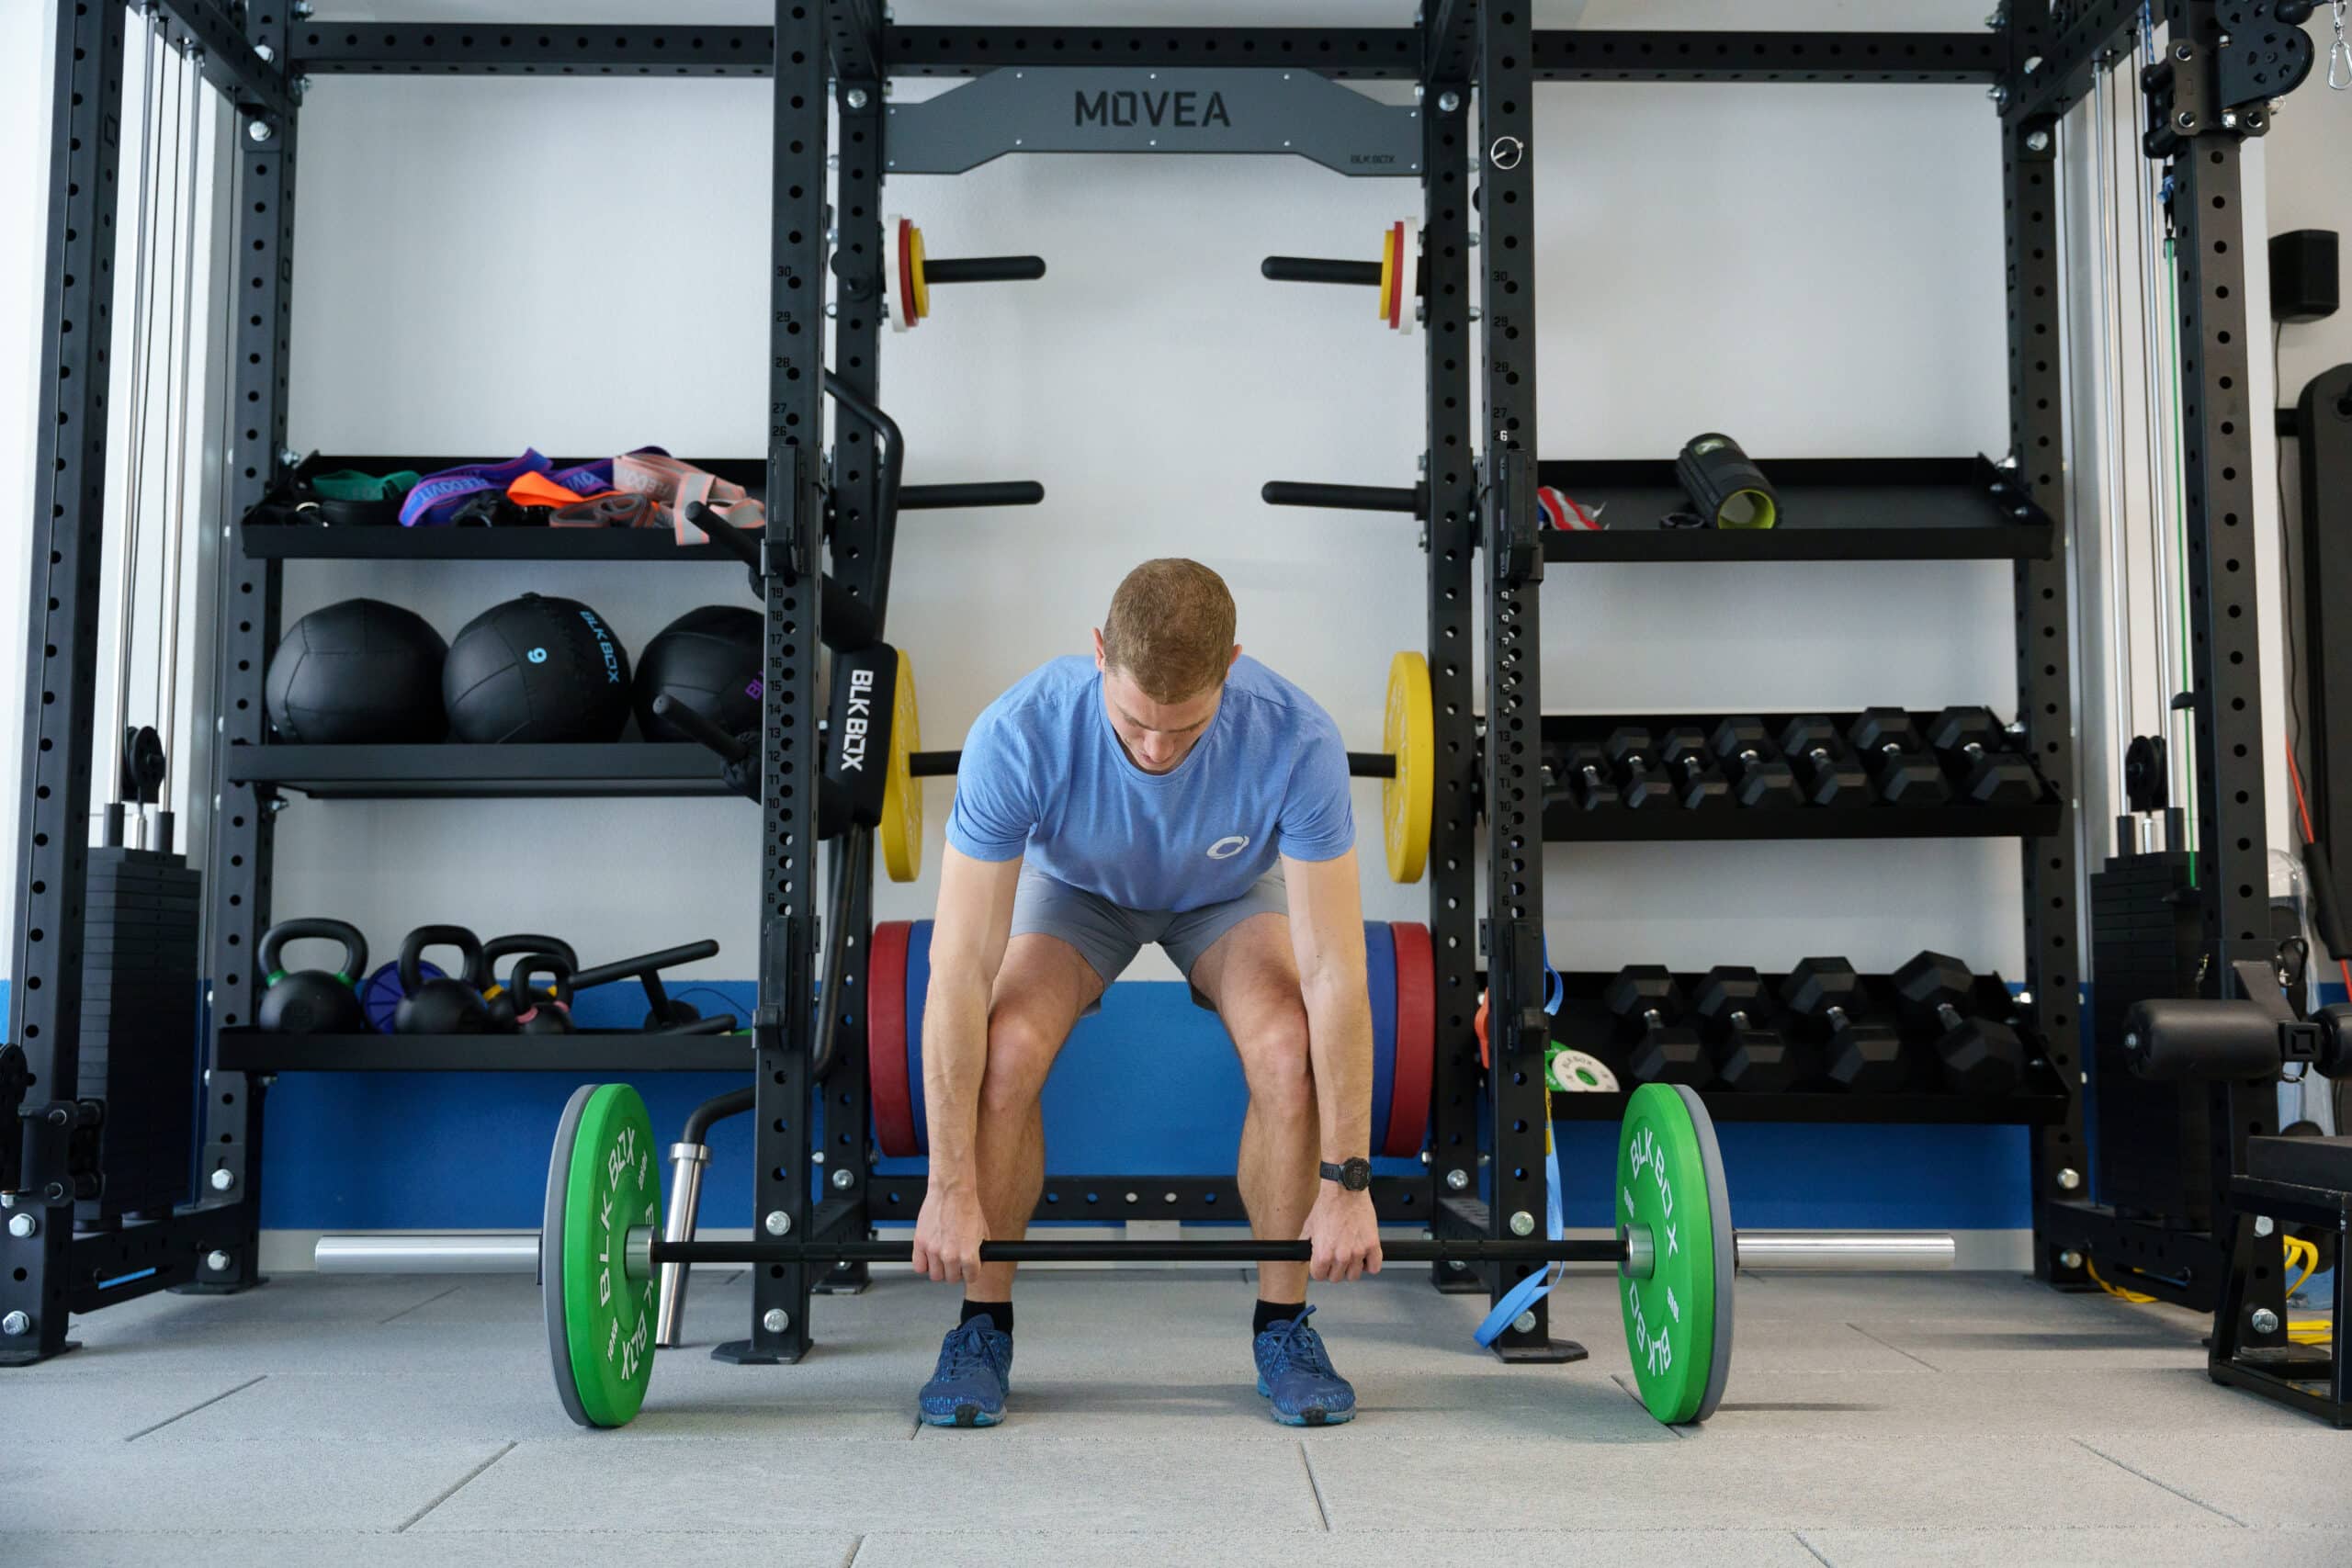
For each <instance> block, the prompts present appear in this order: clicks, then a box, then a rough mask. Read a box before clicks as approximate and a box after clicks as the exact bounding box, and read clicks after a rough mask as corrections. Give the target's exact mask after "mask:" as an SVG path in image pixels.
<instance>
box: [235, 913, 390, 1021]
mask: <svg viewBox="0 0 2352 1568" xmlns="http://www.w3.org/2000/svg"><path fill="white" fill-rule="evenodd" d="M305 937H316V938H318V939H320V940H321V941H324V942H341V943H342V944H343V966H342V967H341V968H339V969H298V970H296V971H295V972H294V973H293V974H290V975H289V974H288V973H287V972H286V971H285V970H284V969H282V968H280V967H279V966H278V954H279V953H281V952H283V951H284V950H285V947H286V944H287V943H288V942H297V941H300V940H301V939H302V938H305ZM261 967H262V973H263V974H265V975H266V976H268V978H267V979H266V980H265V981H264V982H263V986H264V987H265V989H264V990H263V991H262V995H261V1009H260V1011H259V1013H258V1014H257V1015H256V1017H255V1019H254V1024H255V1026H256V1027H257V1028H260V1029H263V1030H266V1031H267V1032H269V1033H272V1034H365V1033H367V1032H368V1015H367V1014H366V1013H365V1012H364V1011H362V1010H361V1009H360V1006H359V993H358V992H356V991H355V990H353V989H352V988H351V983H352V981H353V980H355V979H356V978H357V977H358V976H361V975H364V974H366V973H367V971H368V939H367V938H366V937H364V936H361V935H360V934H359V929H358V928H357V927H356V926H352V925H347V924H345V922H343V921H341V920H280V921H278V922H277V924H276V925H274V926H272V927H270V928H269V930H267V931H264V932H262V937H261Z"/></svg>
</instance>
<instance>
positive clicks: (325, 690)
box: [263, 599, 449, 746]
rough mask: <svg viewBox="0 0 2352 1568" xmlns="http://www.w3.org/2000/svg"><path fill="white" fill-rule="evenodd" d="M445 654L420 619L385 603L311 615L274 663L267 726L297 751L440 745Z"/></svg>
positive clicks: (360, 602)
mask: <svg viewBox="0 0 2352 1568" xmlns="http://www.w3.org/2000/svg"><path fill="white" fill-rule="evenodd" d="M448 651H449V647H448V644H447V643H445V642H443V641H442V640H441V634H440V633H439V632H436V631H435V630H434V629H433V627H432V626H430V625H428V624H427V623H426V622H425V620H424V616H422V615H418V614H416V612H414V611H413V610H403V609H401V607H400V606H399V605H398V604H385V603H384V602H383V601H382V600H380V599H345V600H344V601H343V602H342V603H341V604H329V605H328V606H326V608H324V609H322V610H313V611H311V613H310V614H309V615H305V616H303V617H302V618H301V619H300V620H299V621H297V622H295V623H294V625H293V626H291V627H290V628H289V629H288V631H287V633H286V636H285V637H284V638H283V639H282V640H280V641H279V643H278V645H277V652H276V653H274V654H272V655H271V656H270V660H269V674H268V676H267V678H266V680H265V682H263V693H264V696H265V700H266V702H267V704H268V706H269V722H270V727H271V728H274V729H276V730H277V733H278V735H279V736H280V737H282V738H283V739H286V740H288V741H290V742H292V743H294V744H296V745H301V746H351V745H359V744H363V743H369V742H373V743H376V744H398V743H405V742H414V741H434V740H438V739H441V737H442V736H443V735H444V734H445V733H447V729H448V723H447V720H445V719H444V718H443V717H442V715H441V663H442V660H443V659H444V658H445V657H446V656H447V653H448Z"/></svg>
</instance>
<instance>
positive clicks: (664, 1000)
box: [571, 938, 732, 1032]
mask: <svg viewBox="0 0 2352 1568" xmlns="http://www.w3.org/2000/svg"><path fill="white" fill-rule="evenodd" d="M716 957H718V943H717V942H712V941H710V940H709V939H707V938H706V939H704V940H703V941H701V942H687V943H685V944H684V946H681V947H665V948H663V949H662V950H661V951H660V952H659V953H640V954H639V955H638V956H637V957H635V958H621V959H616V960H615V961H614V962H612V963H610V964H598V965H596V966H595V967H594V968H593V969H582V970H581V971H579V972H578V973H577V974H575V975H573V976H571V990H572V994H573V995H574V996H577V995H579V994H580V993H581V992H582V991H585V990H587V989H589V988H590V987H594V986H609V985H611V984H612V983H613V982H614V981H616V980H635V981H637V982H638V983H639V985H641V986H643V987H645V1005H646V1008H647V1013H646V1024H645V1027H646V1028H648V1029H650V1030H657V1031H662V1032H676V1031H677V1030H678V1028H679V1026H680V1025H682V1024H690V1023H695V1022H697V1021H700V1020H701V1015H700V1014H699V1013H697V1012H695V1010H693V1009H692V1008H690V1007H685V1006H684V1004H683V1003H673V1002H672V1001H671V1000H670V993H669V991H668V990H666V989H665V988H664V987H662V970H664V969H669V968H673V967H674V966H676V965H678V964H692V963H694V962H695V961H696V960H698V959H704V958H716ZM729 1027H730V1028H731V1027H732V1025H731V1024H730V1025H729Z"/></svg>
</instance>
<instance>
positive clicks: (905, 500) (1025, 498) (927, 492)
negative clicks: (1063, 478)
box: [899, 479, 1046, 512]
mask: <svg viewBox="0 0 2352 1568" xmlns="http://www.w3.org/2000/svg"><path fill="white" fill-rule="evenodd" d="M1045 499H1046V487H1045V486H1044V485H1041V484H1039V483H1038V482H1037V481H1036V480H1035V479H1000V480H997V481H994V482H985V481H984V482H981V483H976V484H946V485H908V486H906V487H905V488H903V489H901V490H900V491H899V511H901V512H950V511H954V510H956V509H957V508H960V507H967V506H1035V505H1036V504H1037V503H1038V502H1042V501H1044V500H1045Z"/></svg>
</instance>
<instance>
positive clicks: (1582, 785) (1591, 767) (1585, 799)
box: [1568, 740, 1618, 811]
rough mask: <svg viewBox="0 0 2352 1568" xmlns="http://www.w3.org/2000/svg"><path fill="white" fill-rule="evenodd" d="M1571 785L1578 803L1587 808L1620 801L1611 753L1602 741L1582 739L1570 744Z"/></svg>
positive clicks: (1597, 808) (1594, 808)
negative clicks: (1604, 749) (1612, 777)
mask: <svg viewBox="0 0 2352 1568" xmlns="http://www.w3.org/2000/svg"><path fill="white" fill-rule="evenodd" d="M1568 787H1569V790H1570V792H1571V793H1572V794H1573V795H1575V797H1576V802H1577V805H1578V806H1579V807H1583V808H1584V809H1585V810H1587V811H1599V810H1601V809H1602V808H1603V807H1611V806H1614V805H1616V804H1617V801H1618V797H1617V784H1616V781H1615V780H1613V779H1611V777H1610V776H1609V756H1608V753H1606V752H1604V751H1603V750H1601V749H1600V744H1599V743H1598V742H1596V741H1591V740H1579V741H1577V743H1576V744H1575V745H1573V746H1570V747H1569V748H1568Z"/></svg>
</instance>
